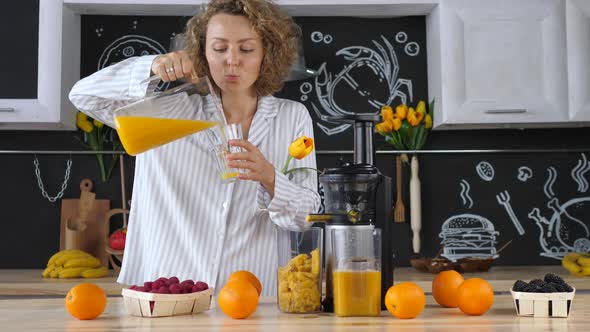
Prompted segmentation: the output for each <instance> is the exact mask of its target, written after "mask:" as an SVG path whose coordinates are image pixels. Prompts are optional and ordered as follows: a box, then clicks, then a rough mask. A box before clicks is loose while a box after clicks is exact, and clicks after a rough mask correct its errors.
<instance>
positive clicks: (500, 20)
mask: <svg viewBox="0 0 590 332" xmlns="http://www.w3.org/2000/svg"><path fill="white" fill-rule="evenodd" d="M580 2H583V1H580ZM586 19H587V17H586ZM427 20H428V21H427V22H428V23H427V34H430V35H429V36H428V39H429V45H428V52H429V53H428V56H429V58H430V57H433V59H429V81H430V80H432V81H431V82H430V83H429V95H430V97H431V98H433V97H434V98H436V100H437V102H438V105H439V107H437V108H436V109H435V112H436V113H435V116H434V121H435V126H436V127H438V128H439V129H445V128H457V127H459V128H478V127H495V128H498V127H513V126H514V127H527V126H551V124H552V123H560V122H565V121H568V119H569V115H568V107H567V106H568V87H567V83H568V76H567V59H566V57H567V54H566V41H565V35H566V33H565V3H564V0H518V1H513V0H441V1H440V4H439V7H438V8H437V9H436V10H435V11H434V12H433V13H432V14H431V15H430V17H429V18H428V19H427ZM586 24H587V21H586ZM585 33H586V36H588V33H587V32H585ZM585 60H586V62H587V59H585ZM585 70H588V66H587V65H586V67H585ZM587 88H588V84H586V85H585V89H586V91H588V90H587ZM584 97H586V98H588V96H587V94H586V96H584ZM586 100H587V99H586Z"/></svg>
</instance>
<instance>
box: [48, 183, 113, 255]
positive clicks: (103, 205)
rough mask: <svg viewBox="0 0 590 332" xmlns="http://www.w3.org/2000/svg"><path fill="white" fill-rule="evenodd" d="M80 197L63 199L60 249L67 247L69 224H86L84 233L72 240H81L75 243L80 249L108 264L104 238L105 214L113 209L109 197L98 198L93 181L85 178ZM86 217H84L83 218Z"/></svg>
mask: <svg viewBox="0 0 590 332" xmlns="http://www.w3.org/2000/svg"><path fill="white" fill-rule="evenodd" d="M80 189H81V193H80V198H79V199H78V198H76V199H62V201H61V218H60V219H61V220H60V239H59V248H60V250H63V249H65V247H66V234H67V226H68V223H69V224H70V228H75V227H81V226H80V225H82V224H84V225H85V228H84V230H83V233H78V234H80V236H79V237H78V238H76V239H75V240H70V242H72V241H80V243H79V244H73V245H75V246H78V247H79V248H80V249H82V250H84V251H86V252H88V253H90V254H92V255H93V256H95V257H97V258H98V259H99V260H100V261H101V263H102V264H103V265H104V266H107V264H108V255H107V253H106V252H105V246H106V243H105V240H104V232H105V231H106V230H105V229H104V222H103V221H104V216H105V215H106V213H107V211H109V210H110V209H111V206H110V201H109V200H108V199H96V198H95V197H96V194H95V193H92V192H90V190H91V189H92V182H91V181H90V180H89V179H84V180H82V182H81V183H80ZM82 217H84V219H82Z"/></svg>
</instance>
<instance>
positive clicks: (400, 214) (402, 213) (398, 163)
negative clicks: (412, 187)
mask: <svg viewBox="0 0 590 332" xmlns="http://www.w3.org/2000/svg"><path fill="white" fill-rule="evenodd" d="M395 173H396V176H395V181H396V183H397V200H396V201H395V208H394V209H393V220H394V221H395V222H399V223H402V222H405V221H406V208H405V206H404V202H403V201H402V157H401V156H400V155H397V156H396V157H395Z"/></svg>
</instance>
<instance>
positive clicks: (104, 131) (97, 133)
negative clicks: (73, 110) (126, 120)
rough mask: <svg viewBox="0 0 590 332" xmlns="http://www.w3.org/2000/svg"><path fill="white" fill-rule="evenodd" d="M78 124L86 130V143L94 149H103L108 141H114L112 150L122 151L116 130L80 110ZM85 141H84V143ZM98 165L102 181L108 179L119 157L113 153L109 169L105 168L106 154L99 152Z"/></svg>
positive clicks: (81, 128) (77, 118)
mask: <svg viewBox="0 0 590 332" xmlns="http://www.w3.org/2000/svg"><path fill="white" fill-rule="evenodd" d="M76 126H77V127H78V128H80V130H82V131H83V132H84V142H86V143H85V145H86V146H87V147H88V148H89V149H91V150H93V151H103V150H104V149H105V146H106V145H107V144H108V143H112V150H113V152H115V151H121V142H120V141H119V139H118V137H117V134H116V131H115V130H114V129H113V128H111V127H108V126H105V125H104V124H103V123H102V122H100V121H98V120H96V119H92V118H89V117H88V116H87V115H86V114H84V113H82V112H78V113H77V114H76ZM84 142H83V143H84ZM96 159H97V160H98V166H99V170H100V178H101V180H102V182H106V181H108V179H110V177H111V173H112V171H113V169H114V168H115V166H116V165H117V162H118V161H119V158H117V157H116V156H114V155H112V157H111V161H110V164H109V167H108V169H105V163H104V156H103V155H102V154H97V155H96Z"/></svg>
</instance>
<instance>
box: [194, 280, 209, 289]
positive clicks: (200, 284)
mask: <svg viewBox="0 0 590 332" xmlns="http://www.w3.org/2000/svg"><path fill="white" fill-rule="evenodd" d="M195 286H197V287H198V288H199V289H200V290H199V291H202V290H205V289H208V288H209V285H207V283H206V282H203V281H197V282H196V283H195Z"/></svg>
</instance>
